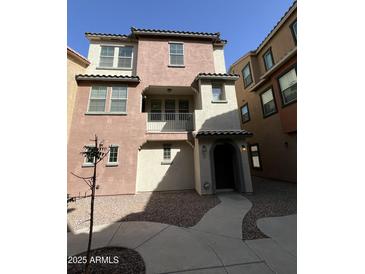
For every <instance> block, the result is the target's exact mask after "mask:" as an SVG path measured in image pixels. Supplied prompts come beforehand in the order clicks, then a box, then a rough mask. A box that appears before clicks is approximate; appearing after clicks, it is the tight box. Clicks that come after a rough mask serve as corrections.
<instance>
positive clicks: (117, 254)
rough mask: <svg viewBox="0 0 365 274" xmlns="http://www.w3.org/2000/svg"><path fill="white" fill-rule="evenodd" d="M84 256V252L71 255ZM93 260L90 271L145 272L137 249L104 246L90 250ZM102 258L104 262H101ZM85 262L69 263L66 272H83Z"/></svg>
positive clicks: (106, 272)
mask: <svg viewBox="0 0 365 274" xmlns="http://www.w3.org/2000/svg"><path fill="white" fill-rule="evenodd" d="M82 256H85V257H86V252H83V253H81V254H78V255H75V256H73V258H75V259H76V258H80V257H82ZM91 257H92V259H93V260H94V261H95V262H94V263H91V264H90V270H91V271H90V272H91V273H95V274H96V273H98V274H122V273H123V274H134V273H136V274H137V273H138V274H143V273H146V266H145V264H144V261H143V259H142V257H141V255H139V253H138V252H137V251H134V250H132V249H128V248H123V247H104V248H99V249H95V250H92V251H91ZM101 260H104V262H101ZM84 270H85V264H82V263H76V264H74V263H69V262H68V265H67V273H68V274H83V273H84Z"/></svg>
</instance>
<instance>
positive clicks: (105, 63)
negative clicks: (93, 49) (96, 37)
mask: <svg viewBox="0 0 365 274" xmlns="http://www.w3.org/2000/svg"><path fill="white" fill-rule="evenodd" d="M113 61H114V47H108V46H102V47H101V53H100V62H99V66H100V67H108V68H110V67H113Z"/></svg>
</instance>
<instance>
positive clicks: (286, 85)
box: [279, 68, 297, 105]
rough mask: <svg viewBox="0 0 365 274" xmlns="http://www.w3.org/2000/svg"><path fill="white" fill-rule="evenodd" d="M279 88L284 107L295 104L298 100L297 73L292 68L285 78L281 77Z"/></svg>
mask: <svg viewBox="0 0 365 274" xmlns="http://www.w3.org/2000/svg"><path fill="white" fill-rule="evenodd" d="M279 87H280V92H281V97H282V100H283V105H287V104H289V103H291V102H294V101H295V100H296V99H297V71H296V68H292V69H291V70H289V71H288V72H287V73H285V74H284V75H283V76H281V77H279Z"/></svg>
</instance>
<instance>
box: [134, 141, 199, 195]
mask: <svg viewBox="0 0 365 274" xmlns="http://www.w3.org/2000/svg"><path fill="white" fill-rule="evenodd" d="M168 143H169V144H171V159H172V163H171V164H161V162H162V161H163V144H164V143H163V142H147V143H146V144H145V145H143V147H142V149H141V150H140V151H139V153H138V176H137V191H161V190H182V189H193V188H194V166H193V149H192V147H191V146H189V145H188V144H187V143H186V142H168Z"/></svg>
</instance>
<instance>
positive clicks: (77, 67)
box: [67, 47, 90, 141]
mask: <svg viewBox="0 0 365 274" xmlns="http://www.w3.org/2000/svg"><path fill="white" fill-rule="evenodd" d="M89 64H90V62H89V61H88V60H87V59H86V58H85V57H83V56H82V55H81V54H80V53H78V52H76V51H75V50H73V49H71V48H70V47H67V141H68V138H69V135H70V127H71V122H72V116H73V111H74V108H75V101H76V93H77V88H78V87H77V82H76V78H75V77H76V75H77V74H80V73H84V71H85V69H86V68H87V67H88V65H89Z"/></svg>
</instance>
